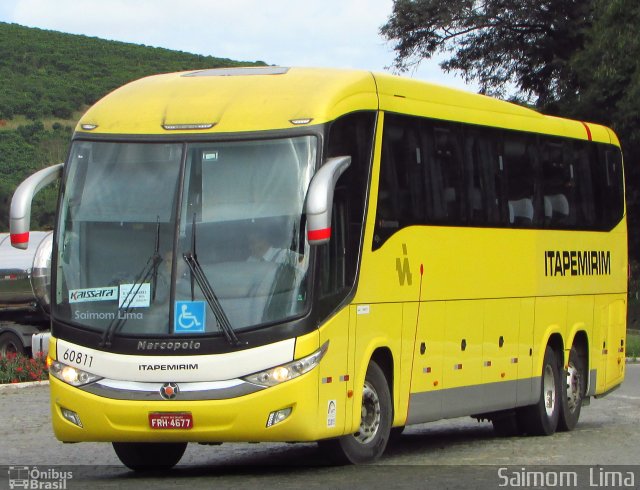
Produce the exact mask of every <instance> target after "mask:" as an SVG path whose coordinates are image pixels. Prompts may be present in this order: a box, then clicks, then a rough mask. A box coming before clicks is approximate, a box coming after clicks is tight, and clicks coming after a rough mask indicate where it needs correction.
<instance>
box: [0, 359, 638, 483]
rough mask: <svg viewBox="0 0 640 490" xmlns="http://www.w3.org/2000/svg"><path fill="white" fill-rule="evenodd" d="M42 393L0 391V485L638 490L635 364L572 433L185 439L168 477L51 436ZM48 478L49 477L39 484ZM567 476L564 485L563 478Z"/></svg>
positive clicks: (484, 427)
mask: <svg viewBox="0 0 640 490" xmlns="http://www.w3.org/2000/svg"><path fill="white" fill-rule="evenodd" d="M48 391H49V390H48V386H46V385H44V386H35V387H27V388H22V389H11V388H10V389H6V388H0V441H1V443H0V488H9V483H10V479H9V476H10V474H9V466H13V468H14V470H13V471H14V472H15V471H16V470H15V468H29V471H33V469H34V468H38V470H37V471H38V472H41V474H40V477H41V478H40V480H41V481H40V483H48V484H49V486H48V488H85V487H86V484H87V483H88V482H87V479H90V480H91V487H92V488H138V487H139V486H140V485H143V484H144V485H147V484H148V485H152V486H153V488H154V490H155V489H156V488H271V487H278V488H279V489H287V488H323V489H332V488H349V489H358V488H369V489H375V488H438V489H439V490H440V489H445V488H464V489H471V488H501V487H514V486H520V487H531V488H540V487H539V486H538V487H536V486H531V485H525V484H520V485H516V484H518V483H531V482H534V483H536V482H537V481H535V478H534V479H533V480H531V479H530V480H526V478H527V477H529V476H530V474H531V472H534V473H535V472H541V473H540V474H541V475H542V474H543V476H544V478H546V480H544V482H545V483H546V485H542V487H541V488H545V487H547V488H551V487H556V486H561V485H559V484H560V483H565V485H563V486H565V487H576V488H585V487H601V488H602V487H607V488H626V487H629V484H631V483H632V484H633V486H632V488H638V487H640V466H638V465H639V464H640V365H637V364H635V365H629V366H628V369H627V374H626V380H625V382H624V384H623V385H622V387H621V388H620V389H618V390H617V391H615V392H613V393H611V394H610V395H609V396H607V397H605V398H602V399H597V400H596V399H593V400H592V401H591V405H590V406H588V407H584V408H583V410H582V415H581V418H580V423H579V424H578V427H577V428H576V429H575V430H574V431H572V432H568V433H557V434H555V435H553V436H551V437H512V438H498V437H496V436H495V435H494V434H493V430H492V426H491V424H489V423H487V422H482V423H479V422H477V421H475V420H474V419H471V418H468V417H467V418H459V419H453V420H445V421H440V422H436V423H431V424H424V425H418V426H413V427H409V428H407V429H406V431H405V433H404V434H403V435H402V437H400V440H399V441H398V442H397V443H396V444H394V445H393V446H391V447H389V448H388V450H387V452H386V454H385V456H384V457H383V458H382V459H381V460H379V461H378V462H376V463H375V464H372V465H366V466H358V467H355V466H346V467H331V466H328V465H327V461H326V460H324V459H323V457H322V455H321V454H320V452H319V451H318V450H317V446H316V445H315V444H272V443H268V444H267V443H263V444H244V443H243V444H239V443H238V444H236V443H233V444H231V443H228V444H223V445H221V446H202V445H197V444H190V445H189V446H188V447H187V451H186V453H185V455H184V457H183V458H182V460H181V462H180V464H179V465H178V466H176V468H174V470H173V471H171V472H170V473H168V474H164V475H153V474H151V475H149V474H147V475H142V476H141V475H137V474H134V473H133V472H130V471H128V470H127V469H126V468H124V467H123V466H121V465H120V463H119V461H118V459H117V458H116V456H115V454H114V452H113V450H112V448H111V446H110V445H109V444H104V443H81V444H62V443H60V442H58V441H57V440H56V439H55V438H54V436H53V434H52V431H51V428H50V415H49V396H48V395H49V393H48ZM501 468H503V469H502V470H501ZM47 471H49V473H46V472H47ZM51 471H54V473H51ZM55 471H59V472H62V471H70V472H71V473H72V475H73V478H71V479H68V480H64V479H58V480H57V481H58V483H59V485H62V484H63V483H64V485H65V486H64V487H61V486H58V487H51V484H53V483H55V481H54V480H55V478H56V477H57V476H59V473H55ZM42 472H44V473H42ZM573 473H575V474H576V475H575V476H574V475H573ZM14 476H15V473H14ZM36 476H37V475H36ZM49 476H53V479H49V480H47V479H46V477H49ZM63 476H64V475H63ZM537 476H539V475H534V477H537ZM565 476H567V477H568V478H569V480H568V481H564V480H562V477H565ZM632 480H633V481H632ZM14 482H15V481H14ZM538 483H539V482H538ZM574 483H576V485H573V484H574ZM594 483H595V485H594ZM612 483H613V484H612ZM504 484H506V485H504ZM31 488H34V487H31ZM39 488H47V486H45V485H41V486H40V487H39Z"/></svg>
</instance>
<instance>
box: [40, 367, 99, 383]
mask: <svg viewBox="0 0 640 490" xmlns="http://www.w3.org/2000/svg"><path fill="white" fill-rule="evenodd" d="M49 374H51V375H52V376H53V377H54V378H58V379H59V380H60V381H64V382H65V383H68V384H70V385H72V386H82V385H86V384H88V383H93V382H94V381H98V380H99V379H102V377H100V376H96V375H95V374H91V373H88V372H86V371H83V370H81V369H78V368H75V367H73V366H68V365H67V364H63V363H61V362H58V361H51V365H50V366H49Z"/></svg>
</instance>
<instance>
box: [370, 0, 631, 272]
mask: <svg viewBox="0 0 640 490" xmlns="http://www.w3.org/2000/svg"><path fill="white" fill-rule="evenodd" d="M638 26H640V2H638V0H543V1H541V2H532V1H530V0H485V1H480V0H449V1H446V2H443V1H442V0H394V6H393V11H392V14H391V16H390V17H389V19H388V21H387V23H386V24H385V25H384V26H382V28H381V33H382V35H383V36H385V37H386V38H387V39H388V40H390V41H392V42H394V43H395V46H394V49H395V52H396V58H395V66H396V68H398V69H399V70H400V71H403V70H406V69H408V68H409V67H411V66H412V65H414V64H416V63H419V62H420V61H422V60H423V59H429V58H431V57H433V56H434V55H435V54H438V53H443V54H447V55H449V56H450V57H449V58H448V59H447V60H445V61H444V62H443V63H442V64H441V66H442V67H443V68H444V69H445V70H447V71H451V70H456V71H460V72H461V73H462V75H463V77H464V78H465V79H466V80H467V81H476V82H478V83H479V84H480V88H481V91H482V92H483V93H487V94H489V95H494V96H498V97H504V96H505V95H506V92H507V90H508V88H509V87H513V88H515V90H516V91H517V92H518V93H517V95H518V98H520V100H524V101H526V102H530V103H533V104H535V105H536V106H537V107H538V108H539V109H540V110H542V111H543V112H546V113H550V114H557V115H562V116H566V117H572V118H576V119H581V120H587V121H592V122H596V123H600V124H604V125H606V126H610V127H612V128H613V129H614V130H615V131H616V133H617V134H618V136H619V137H620V140H621V142H622V148H623V151H624V155H625V162H626V171H625V175H626V181H627V188H626V197H627V211H628V223H629V253H630V255H631V258H632V260H633V261H635V262H638V260H639V259H640V166H639V165H638V164H637V162H638V159H640V37H639V36H638V34H637V31H638ZM510 95H513V94H510ZM634 270H640V267H637V264H636V267H635V269H634Z"/></svg>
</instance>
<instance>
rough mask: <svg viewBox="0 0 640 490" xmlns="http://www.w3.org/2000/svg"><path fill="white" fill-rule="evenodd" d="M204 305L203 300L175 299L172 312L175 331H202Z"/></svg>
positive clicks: (204, 313) (203, 325) (204, 312)
mask: <svg viewBox="0 0 640 490" xmlns="http://www.w3.org/2000/svg"><path fill="white" fill-rule="evenodd" d="M205 305H206V303H205V302H204V301H176V307H175V311H174V314H173V315H174V317H173V325H174V331H175V333H204V328H205V325H206V310H205Z"/></svg>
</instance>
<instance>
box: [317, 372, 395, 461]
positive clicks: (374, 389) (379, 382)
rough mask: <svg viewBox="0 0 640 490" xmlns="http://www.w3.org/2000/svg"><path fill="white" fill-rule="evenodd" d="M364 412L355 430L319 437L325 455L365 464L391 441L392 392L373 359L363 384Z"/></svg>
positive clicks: (376, 456) (381, 451) (339, 459)
mask: <svg viewBox="0 0 640 490" xmlns="http://www.w3.org/2000/svg"><path fill="white" fill-rule="evenodd" d="M361 411H362V415H361V419H360V427H359V428H358V431H357V432H356V433H355V434H350V435H346V436H342V437H339V438H337V439H328V440H324V441H319V443H318V444H319V445H320V448H321V449H322V450H323V451H324V453H325V455H326V456H327V457H328V458H329V459H330V460H331V461H332V462H334V463H337V464H362V463H369V462H372V461H375V460H376V459H378V458H379V457H380V456H381V455H382V453H383V452H384V450H385V448H386V447H387V442H388V441H389V434H390V432H391V422H392V406H391V393H390V391H389V385H388V384H387V379H386V377H385V375H384V372H383V371H382V369H380V367H379V366H378V365H377V364H376V363H375V362H373V361H372V362H371V363H370V364H369V367H368V369H367V374H366V377H365V381H364V385H363V387H362V408H361Z"/></svg>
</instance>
